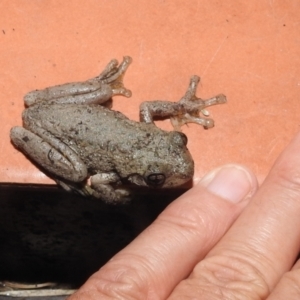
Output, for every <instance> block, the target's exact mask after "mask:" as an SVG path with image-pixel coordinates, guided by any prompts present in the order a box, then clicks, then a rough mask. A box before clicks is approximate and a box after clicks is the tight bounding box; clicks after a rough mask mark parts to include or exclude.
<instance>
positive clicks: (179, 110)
mask: <svg viewBox="0 0 300 300" xmlns="http://www.w3.org/2000/svg"><path fill="white" fill-rule="evenodd" d="M199 81H200V78H199V77H198V76H193V77H192V78H191V80H190V84H189V87H188V90H187V91H186V93H185V95H184V96H183V97H182V98H181V99H180V100H179V102H168V101H147V102H144V103H142V104H141V106H140V119H141V121H142V122H146V123H153V119H154V118H155V117H164V118H166V117H168V118H170V119H171V123H172V125H173V127H174V129H175V130H178V131H180V127H181V126H182V125H184V124H187V123H197V124H199V125H202V126H203V127H204V128H211V127H213V126H214V121H213V120H212V119H209V118H205V117H207V116H208V115H209V112H208V111H207V110H206V107H208V106H212V105H216V104H222V103H226V97H225V96H224V95H222V94H221V95H218V96H216V97H213V98H210V99H208V100H202V99H200V98H197V97H196V90H197V86H198V84H199ZM200 113H202V114H203V116H204V117H200Z"/></svg>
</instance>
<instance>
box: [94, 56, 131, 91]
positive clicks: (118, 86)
mask: <svg viewBox="0 0 300 300" xmlns="http://www.w3.org/2000/svg"><path fill="white" fill-rule="evenodd" d="M131 62H132V58H131V57H130V56H124V58H123V61H122V62H121V63H120V65H119V66H118V61H117V60H116V59H113V60H111V61H110V62H109V63H108V65H107V66H106V68H105V69H104V71H103V72H102V73H101V74H100V75H99V76H97V77H95V78H93V79H90V80H89V81H91V82H93V81H101V82H102V83H106V84H108V85H110V87H111V89H112V92H113V96H114V95H122V96H125V97H130V96H131V91H130V90H128V89H126V88H125V87H124V84H123V77H124V75H125V72H126V70H127V69H128V67H129V65H130V64H131Z"/></svg>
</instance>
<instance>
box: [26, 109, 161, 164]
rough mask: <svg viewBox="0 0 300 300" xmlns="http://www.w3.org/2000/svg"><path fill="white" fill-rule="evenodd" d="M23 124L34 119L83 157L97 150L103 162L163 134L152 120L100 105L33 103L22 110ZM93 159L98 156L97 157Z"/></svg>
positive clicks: (133, 150)
mask: <svg viewBox="0 0 300 300" xmlns="http://www.w3.org/2000/svg"><path fill="white" fill-rule="evenodd" d="M23 120H24V126H25V127H30V124H32V123H36V124H38V126H40V127H42V128H44V129H45V130H47V131H49V132H51V133H52V134H53V135H54V136H55V137H57V138H59V139H60V140H62V141H63V142H64V143H66V144H67V145H70V146H72V147H73V148H74V149H76V151H77V152H79V153H80V156H81V158H83V159H84V160H85V161H86V163H87V164H93V162H90V163H89V162H88V161H87V160H94V158H93V157H94V156H95V155H96V153H97V156H98V155H99V154H100V157H101V160H102V161H105V162H106V163H108V162H111V161H112V160H116V159H118V157H120V158H122V160H123V159H124V158H125V157H127V158H128V159H130V158H131V157H132V156H133V155H134V152H135V150H137V149H143V148H144V149H145V148H147V146H148V144H150V143H153V140H154V139H156V138H157V136H158V135H161V134H167V133H166V132H164V131H163V130H161V129H159V128H157V127H156V126H155V125H153V124H145V123H140V122H136V121H132V120H129V119H128V118H127V117H126V116H124V115H123V114H122V113H120V112H117V111H113V110H110V109H108V108H106V107H103V106H100V105H76V104H68V105H64V104H56V105H50V104H49V105H47V104H37V105H34V106H32V107H29V108H28V109H26V110H25V111H24V114H23ZM95 159H98V160H99V157H98V158H96V157H95Z"/></svg>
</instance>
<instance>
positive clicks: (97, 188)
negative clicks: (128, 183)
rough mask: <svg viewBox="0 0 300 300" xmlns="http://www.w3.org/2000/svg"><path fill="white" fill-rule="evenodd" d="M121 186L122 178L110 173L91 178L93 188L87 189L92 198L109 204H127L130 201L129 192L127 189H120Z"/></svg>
mask: <svg viewBox="0 0 300 300" xmlns="http://www.w3.org/2000/svg"><path fill="white" fill-rule="evenodd" d="M119 185H121V181H120V177H119V176H118V175H117V174H116V173H114V172H108V173H98V174H95V175H93V176H91V187H89V186H86V188H87V192H88V193H90V195H91V196H93V197H95V198H100V199H102V200H103V201H105V202H107V203H110V204H118V203H126V202H128V200H130V199H129V197H128V196H129V191H128V190H127V189H125V188H120V187H119V188H118V187H117V186H119Z"/></svg>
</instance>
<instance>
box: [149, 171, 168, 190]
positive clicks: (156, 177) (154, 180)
mask: <svg viewBox="0 0 300 300" xmlns="http://www.w3.org/2000/svg"><path fill="white" fill-rule="evenodd" d="M165 180H166V176H165V175H164V174H162V173H153V174H150V175H148V176H147V183H148V184H149V185H151V186H153V187H159V186H161V185H163V184H164V182H165Z"/></svg>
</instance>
